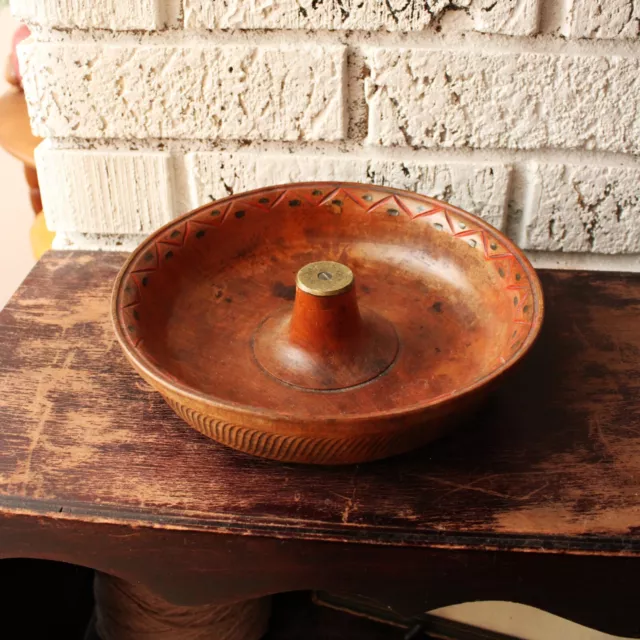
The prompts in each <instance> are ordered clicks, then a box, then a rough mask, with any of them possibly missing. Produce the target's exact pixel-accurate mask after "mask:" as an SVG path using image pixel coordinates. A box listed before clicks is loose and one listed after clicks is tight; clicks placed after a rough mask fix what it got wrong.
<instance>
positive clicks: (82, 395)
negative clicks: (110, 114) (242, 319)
mask: <svg viewBox="0 0 640 640" xmlns="http://www.w3.org/2000/svg"><path fill="white" fill-rule="evenodd" d="M123 260H124V255H122V254H94V253H90V252H76V253H64V252H49V253H48V254H46V255H45V257H44V258H43V259H42V260H41V261H40V263H39V264H38V265H37V266H36V268H35V269H34V271H33V272H32V273H31V275H30V276H29V277H28V278H27V280H26V281H25V283H24V284H23V285H22V286H21V288H20V289H19V290H18V292H17V293H16V295H15V296H14V297H13V299H12V300H11V301H10V302H9V304H8V305H7V307H6V308H5V309H4V310H3V311H2V312H1V313H0V344H2V351H1V355H0V425H2V430H1V432H0V494H1V495H0V518H1V524H0V554H1V555H2V556H3V557H6V558H11V557H37V558H49V559H55V560H62V561H65V562H71V563H76V564H80V565H85V566H88V567H94V568H96V569H99V570H100V571H103V572H107V573H110V574H113V575H117V576H120V577H121V578H124V579H126V580H129V581H140V582H141V583H142V584H143V585H146V586H147V587H149V588H150V589H151V590H153V591H154V592H156V593H157V594H160V595H162V596H163V597H164V598H166V599H167V600H169V601H171V602H174V603H176V604H197V603H206V602H214V601H215V602H230V601H234V600H242V599H247V598H251V597H255V596H261V595H264V594H269V593H276V592H284V591H290V590H300V589H324V590H328V591H333V592H342V593H346V594H361V595H365V596H367V597H369V598H372V599H374V600H376V601H379V602H383V603H386V604H388V605H391V606H393V607H395V608H396V610H398V611H399V612H400V613H402V614H404V615H411V614H415V613H418V612H422V611H425V610H429V609H432V608H435V607H440V606H444V605H449V604H453V603H458V602H465V601H470V600H510V601H515V602H521V603H525V604H529V605H533V606H536V607H540V608H542V609H545V610H547V611H550V612H553V613H556V614H558V615H561V616H564V617H566V618H569V619H572V620H575V621H577V622H580V623H582V624H585V625H588V626H590V627H595V628H598V629H601V630H604V631H607V632H609V633H614V634H618V635H625V636H635V637H640V619H639V618H638V615H637V601H638V587H637V576H638V569H640V558H639V556H640V321H639V318H640V275H631V274H604V273H583V272H574V273H570V272H562V271H555V272H551V271H543V272H542V273H541V277H542V282H543V285H544V290H545V295H546V302H547V309H548V312H547V317H546V320H545V324H544V328H543V332H542V335H541V337H540V340H539V342H538V343H537V345H536V346H535V348H534V350H533V351H532V353H531V355H530V356H529V357H528V359H527V360H526V361H525V363H524V364H523V365H522V366H521V367H520V369H519V370H518V371H517V372H516V373H515V374H514V375H513V377H512V378H511V379H510V380H509V381H507V382H506V383H505V384H504V385H503V386H502V387H501V388H500V389H499V390H498V391H497V392H496V393H495V394H494V396H493V397H492V398H491V400H490V401H489V402H488V403H487V405H486V406H485V407H484V408H483V410H482V411H481V412H479V413H478V414H477V416H476V417H475V420H473V421H471V422H470V423H469V424H468V425H467V426H466V427H464V428H462V429H461V430H459V431H458V432H456V433H455V434H454V435H452V436H450V437H448V438H447V439H444V440H441V441H439V442H437V443H435V444H433V445H431V446H429V447H427V448H425V449H423V450H421V451H417V452H414V453H412V454H409V455H405V456H402V457H398V458H395V459H391V460H387V461H382V462H377V463H373V464H368V465H360V466H357V467H346V468H312V467H300V466H294V465H283V464H276V463H272V462H268V461H264V460H259V459H253V458H250V457H247V456H245V455H242V454H240V453H237V452H234V451H232V450H229V449H225V448H223V447H221V446H219V445H217V444H215V443H214V442H212V441H209V440H207V439H206V438H205V437H203V436H201V435H199V434H198V433H196V432H195V431H193V430H191V429H190V428H189V427H187V426H186V425H185V424H184V423H183V422H182V421H181V420H180V419H179V418H177V417H176V416H175V415H174V414H173V413H172V412H171V410H170V409H169V408H168V407H167V406H166V405H165V404H164V403H163V401H162V400H161V398H160V397H159V396H158V395H157V394H156V393H154V392H153V391H151V389H150V388H149V387H148V386H147V385H146V384H145V383H143V382H142V380H141V379H140V378H139V377H138V376H137V375H136V374H135V373H134V372H133V371H132V370H131V368H130V367H129V365H128V364H127V363H126V362H125V360H124V357H123V356H122V354H121V353H120V350H119V348H118V346H117V344H116V342H115V339H114V337H113V333H112V330H111V326H110V323H109V318H108V305H109V295H110V290H111V285H112V281H113V279H114V278H115V276H116V273H117V271H118V268H119V267H120V265H121V264H122V262H123Z"/></svg>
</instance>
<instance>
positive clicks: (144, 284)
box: [142, 276, 149, 287]
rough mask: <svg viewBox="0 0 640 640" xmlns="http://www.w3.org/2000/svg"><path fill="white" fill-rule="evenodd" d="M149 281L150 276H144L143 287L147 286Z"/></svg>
mask: <svg viewBox="0 0 640 640" xmlns="http://www.w3.org/2000/svg"><path fill="white" fill-rule="evenodd" d="M148 282H149V278H147V276H145V277H144V278H142V286H143V287H146V286H147V283H148Z"/></svg>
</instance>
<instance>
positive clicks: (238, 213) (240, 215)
mask: <svg viewBox="0 0 640 640" xmlns="http://www.w3.org/2000/svg"><path fill="white" fill-rule="evenodd" d="M244 213H245V212H244V211H236V218H238V220H239V219H240V218H244Z"/></svg>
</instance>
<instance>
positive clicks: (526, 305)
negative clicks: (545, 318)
mask: <svg viewBox="0 0 640 640" xmlns="http://www.w3.org/2000/svg"><path fill="white" fill-rule="evenodd" d="M522 310H523V311H524V312H525V313H528V312H529V305H528V304H525V305H524V307H523V309H522Z"/></svg>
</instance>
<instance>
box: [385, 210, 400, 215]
mask: <svg viewBox="0 0 640 640" xmlns="http://www.w3.org/2000/svg"><path fill="white" fill-rule="evenodd" d="M387 213H388V214H389V215H390V216H398V215H400V212H399V211H398V210H397V209H387Z"/></svg>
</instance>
